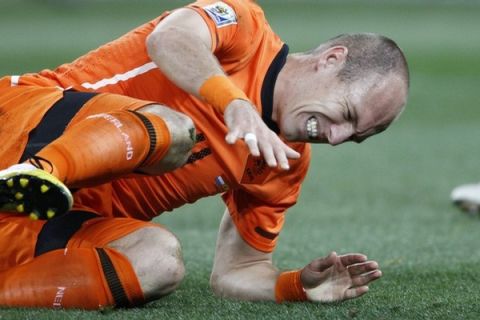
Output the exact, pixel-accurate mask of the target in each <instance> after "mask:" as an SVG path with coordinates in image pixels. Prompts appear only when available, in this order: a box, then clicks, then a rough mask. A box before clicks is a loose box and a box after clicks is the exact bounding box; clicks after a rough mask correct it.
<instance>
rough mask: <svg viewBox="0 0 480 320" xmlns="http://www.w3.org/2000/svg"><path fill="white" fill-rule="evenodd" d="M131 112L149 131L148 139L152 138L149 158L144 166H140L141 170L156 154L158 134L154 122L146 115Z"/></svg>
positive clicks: (146, 158)
mask: <svg viewBox="0 0 480 320" xmlns="http://www.w3.org/2000/svg"><path fill="white" fill-rule="evenodd" d="M129 111H130V112H131V113H133V114H134V115H136V116H137V117H138V118H139V119H140V120H141V121H142V122H143V125H144V126H145V128H146V129H147V132H148V137H149V138H150V148H149V150H148V153H147V156H146V157H145V159H144V160H143V161H142V164H140V165H139V166H138V167H139V168H141V167H142V166H143V164H144V163H145V162H146V161H147V160H148V158H150V156H151V155H152V154H153V153H154V152H155V148H156V147H157V133H156V132H155V128H154V127H153V124H152V122H151V121H150V120H149V119H148V118H147V117H146V116H145V115H143V114H141V113H140V112H137V111H134V110H129Z"/></svg>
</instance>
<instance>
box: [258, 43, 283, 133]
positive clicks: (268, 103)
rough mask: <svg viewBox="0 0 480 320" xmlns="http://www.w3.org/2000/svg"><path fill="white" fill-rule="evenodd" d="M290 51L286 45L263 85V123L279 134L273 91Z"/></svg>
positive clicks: (270, 68) (269, 69) (274, 60)
mask: <svg viewBox="0 0 480 320" xmlns="http://www.w3.org/2000/svg"><path fill="white" fill-rule="evenodd" d="M288 50H289V48H288V46H287V45H286V44H284V45H283V47H282V49H280V51H279V52H278V53H277V55H276V57H275V59H273V61H272V64H271V65H270V67H269V68H268V71H267V74H266V76H265V79H264V80H263V84H262V92H261V96H262V119H263V122H265V124H266V125H267V126H268V127H269V128H270V129H271V130H272V131H274V132H275V133H277V134H278V133H280V129H279V128H278V126H277V124H276V123H275V121H273V120H272V111H273V90H274V88H275V82H276V81H277V77H278V74H279V73H280V70H282V68H283V66H284V65H285V62H287V56H288Z"/></svg>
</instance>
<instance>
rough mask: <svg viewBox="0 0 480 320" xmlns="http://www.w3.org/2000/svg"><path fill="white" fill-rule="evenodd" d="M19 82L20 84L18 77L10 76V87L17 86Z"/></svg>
mask: <svg viewBox="0 0 480 320" xmlns="http://www.w3.org/2000/svg"><path fill="white" fill-rule="evenodd" d="M19 82H20V76H11V77H10V87H16V86H18V83H19Z"/></svg>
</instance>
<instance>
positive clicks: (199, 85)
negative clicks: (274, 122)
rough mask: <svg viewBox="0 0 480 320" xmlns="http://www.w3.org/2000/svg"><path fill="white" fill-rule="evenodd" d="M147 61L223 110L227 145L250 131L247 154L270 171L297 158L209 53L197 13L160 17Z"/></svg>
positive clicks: (181, 11)
mask: <svg viewBox="0 0 480 320" xmlns="http://www.w3.org/2000/svg"><path fill="white" fill-rule="evenodd" d="M147 50H148V53H149V56H150V58H151V59H152V61H153V62H155V63H156V64H157V66H158V67H159V68H160V69H161V70H162V72H163V73H164V74H165V75H166V76H167V77H168V78H169V79H170V80H171V81H173V82H174V83H175V84H176V85H177V86H179V87H180V88H182V89H183V90H185V91H186V92H188V93H190V94H193V95H195V96H197V97H199V98H202V99H204V100H206V101H207V102H209V103H210V104H212V105H213V106H214V107H215V108H216V109H217V110H219V112H223V114H224V119H225V124H226V125H227V127H228V129H229V132H228V134H227V136H226V141H227V142H228V143H230V144H233V143H235V142H236V141H237V140H238V139H243V138H244V137H245V135H246V134H247V133H253V134H254V135H255V136H256V138H257V139H256V141H254V140H250V141H248V143H247V144H248V147H249V149H250V152H251V153H252V154H253V155H255V156H259V155H260V154H261V155H262V156H263V157H264V158H265V160H266V162H267V164H268V165H269V166H271V167H276V166H277V165H280V167H281V168H283V169H288V168H289V165H288V160H287V159H288V158H290V159H297V158H298V157H299V154H298V153H297V152H296V151H295V150H293V149H291V148H290V147H288V146H287V145H286V144H284V143H283V142H282V141H281V140H280V139H279V137H278V136H277V135H276V134H275V133H273V132H272V131H271V130H270V129H269V128H268V127H267V126H266V125H265V124H264V123H263V121H262V119H261V117H260V116H259V114H258V113H257V112H256V109H255V108H254V106H253V105H252V104H251V102H249V101H248V98H247V97H246V95H245V94H244V93H243V92H242V91H241V90H240V89H239V88H237V87H236V86H235V85H234V84H233V82H231V81H230V80H229V79H228V77H227V76H226V75H225V73H224V71H223V70H222V68H221V66H220V64H219V63H218V60H217V59H216V57H215V55H214V54H213V53H212V35H211V34H210V30H209V28H208V26H207V24H206V22H205V21H204V20H203V18H202V17H201V16H200V14H198V13H197V12H196V11H194V10H191V9H188V8H182V9H178V10H176V11H174V12H172V13H171V14H170V15H169V16H167V17H166V18H165V19H163V20H162V21H161V22H160V23H159V24H158V26H157V27H156V28H155V29H154V31H153V32H152V33H151V34H150V35H149V37H148V38H147Z"/></svg>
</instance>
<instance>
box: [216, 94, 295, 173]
mask: <svg viewBox="0 0 480 320" xmlns="http://www.w3.org/2000/svg"><path fill="white" fill-rule="evenodd" d="M224 120H225V124H226V125H227V128H228V133H227V136H226V137H225V140H226V141H227V143H228V144H234V143H235V142H236V141H237V140H239V139H243V140H244V141H245V143H246V144H247V146H248V149H249V150H250V153H251V154H252V155H253V156H256V157H258V156H260V155H261V156H263V158H264V159H265V162H266V163H267V165H268V166H269V167H272V168H275V167H277V166H280V168H282V169H284V170H288V169H290V166H289V164H288V159H298V158H300V154H299V153H298V152H296V151H295V150H293V149H292V148H290V147H289V146H287V145H286V144H285V143H284V142H283V141H282V140H281V139H280V138H279V137H278V135H277V134H275V132H273V131H272V130H270V129H269V128H268V127H267V125H266V124H265V123H264V122H263V120H262V118H261V117H260V115H259V114H258V112H257V111H256V109H255V107H254V106H253V105H252V104H251V103H250V102H248V101H246V100H240V99H237V100H233V101H232V102H231V103H230V104H229V105H228V106H227V108H226V110H225V113H224Z"/></svg>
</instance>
